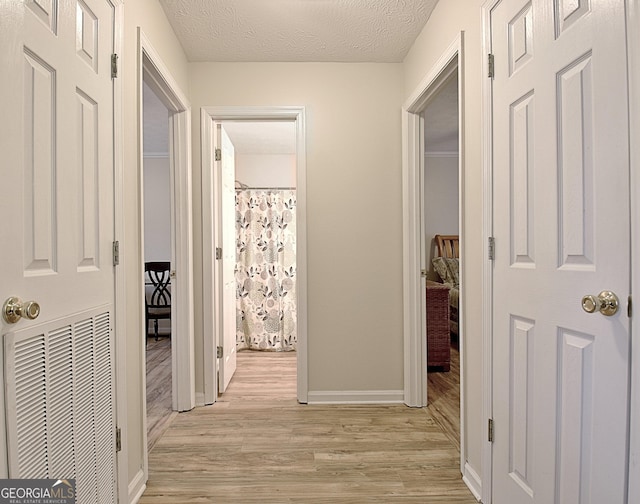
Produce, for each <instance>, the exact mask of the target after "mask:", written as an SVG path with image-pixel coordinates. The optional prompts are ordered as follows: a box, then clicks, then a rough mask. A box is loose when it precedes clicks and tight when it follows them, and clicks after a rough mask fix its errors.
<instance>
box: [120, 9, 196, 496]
mask: <svg viewBox="0 0 640 504" xmlns="http://www.w3.org/2000/svg"><path fill="white" fill-rule="evenodd" d="M138 27H141V28H142V30H143V31H144V33H145V34H146V36H147V38H148V39H149V40H150V42H151V44H152V45H153V47H154V49H155V50H156V51H157V53H158V54H159V55H160V57H161V58H162V61H163V62H164V64H165V65H166V66H167V68H168V69H169V71H170V72H171V75H172V76H173V78H174V80H175V81H176V82H177V83H178V85H179V86H180V89H181V90H182V91H183V92H184V93H185V94H186V93H187V92H188V90H189V74H188V71H187V60H186V57H185V55H184V52H183V50H182V46H181V45H180V43H179V42H178V40H177V39H176V37H175V35H174V33H173V30H172V28H171V25H170V24H169V22H168V20H167V18H166V16H165V14H164V11H163V10H162V7H161V6H160V4H159V3H158V1H157V0H136V1H126V2H124V26H123V39H124V40H123V53H122V54H121V55H120V63H121V65H120V66H121V68H120V77H119V78H121V79H122V86H123V106H122V113H123V127H124V132H123V135H122V136H123V139H124V145H123V162H124V184H123V186H124V195H123V200H124V214H125V229H124V239H123V245H124V246H123V247H122V248H121V257H120V259H121V262H120V266H119V267H121V268H125V275H124V276H125V278H127V279H128V282H127V284H126V299H125V303H124V304H125V305H126V313H125V314H124V316H125V325H126V335H125V336H124V338H122V337H120V341H123V340H124V341H126V345H127V348H126V355H127V362H126V367H127V374H126V377H124V379H125V380H126V389H127V425H126V430H124V431H123V432H124V433H125V436H126V437H125V438H124V439H123V445H124V446H126V450H127V453H128V472H129V481H128V482H122V484H128V486H129V491H130V493H131V494H132V495H130V497H132V496H133V495H135V493H136V492H137V491H138V490H139V489H140V484H141V483H143V482H144V481H143V479H141V478H142V472H141V471H142V465H143V461H144V454H145V453H146V450H147V447H146V445H144V443H143V439H144V433H143V426H144V424H143V418H142V407H143V404H144V401H145V390H144V387H143V383H144V382H143V376H144V373H145V369H144V367H143V366H142V361H143V356H142V351H143V348H144V346H143V345H142V344H141V341H142V337H141V335H140V330H141V328H142V327H143V324H144V304H143V299H142V296H141V289H140V286H141V282H142V278H143V271H142V264H141V263H140V262H139V258H140V257H141V254H142V252H141V243H140V239H139V237H140V235H141V229H140V225H139V222H140V218H141V211H142V208H141V202H140V193H141V187H140V177H139V173H140V169H141V167H140V166H139V164H140V156H141V154H142V153H141V152H140V149H141V145H140V144H141V142H140V143H139V142H138V129H139V122H138V111H139V110H140V107H141V101H140V100H141V98H142V96H139V89H140V87H141V85H142V83H141V79H139V73H138V62H139V58H138V33H137V30H138ZM139 98H140V100H139ZM120 239H121V240H122V237H120ZM119 315H120V316H122V315H123V314H119Z"/></svg>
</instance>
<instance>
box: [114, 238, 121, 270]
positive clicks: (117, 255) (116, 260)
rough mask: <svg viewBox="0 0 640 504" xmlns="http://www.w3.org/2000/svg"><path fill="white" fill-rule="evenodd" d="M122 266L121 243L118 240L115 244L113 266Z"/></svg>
mask: <svg viewBox="0 0 640 504" xmlns="http://www.w3.org/2000/svg"><path fill="white" fill-rule="evenodd" d="M118 264H120V242H119V241H118V240H116V241H114V242H113V265H114V266H117V265H118Z"/></svg>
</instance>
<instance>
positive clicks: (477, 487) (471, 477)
mask: <svg viewBox="0 0 640 504" xmlns="http://www.w3.org/2000/svg"><path fill="white" fill-rule="evenodd" d="M462 481H464V483H465V485H467V487H468V488H469V490H470V491H471V493H472V494H473V496H474V497H475V498H476V500H477V501H478V502H480V500H481V498H482V482H481V481H480V476H478V473H477V472H476V471H475V470H474V469H473V468H472V467H471V466H470V465H469V464H468V463H467V464H465V465H464V470H463V472H462Z"/></svg>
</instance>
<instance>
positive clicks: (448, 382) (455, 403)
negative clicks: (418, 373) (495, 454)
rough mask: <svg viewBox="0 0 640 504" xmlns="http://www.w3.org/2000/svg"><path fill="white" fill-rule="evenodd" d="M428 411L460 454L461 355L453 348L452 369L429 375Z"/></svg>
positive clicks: (455, 347)
mask: <svg viewBox="0 0 640 504" xmlns="http://www.w3.org/2000/svg"><path fill="white" fill-rule="evenodd" d="M427 399H428V406H427V409H428V410H429V413H430V414H431V416H432V417H433V419H434V420H435V421H436V422H438V424H439V425H440V427H441V428H442V430H443V431H444V433H445V434H446V435H447V437H448V438H449V440H450V441H451V443H453V445H454V446H455V447H456V450H458V453H459V452H460V353H459V352H458V348H457V346H452V347H451V369H450V370H449V372H448V373H443V372H439V371H434V372H431V371H430V372H429V373H428V375H427Z"/></svg>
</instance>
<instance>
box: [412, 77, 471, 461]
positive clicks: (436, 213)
mask: <svg viewBox="0 0 640 504" xmlns="http://www.w3.org/2000/svg"><path fill="white" fill-rule="evenodd" d="M420 116H421V119H422V121H423V122H424V171H423V177H422V180H423V191H424V197H423V211H422V228H423V230H424V243H425V249H424V251H423V254H424V259H425V263H426V265H427V268H426V270H427V271H426V279H427V287H426V291H427V295H426V303H427V306H426V310H427V316H426V318H427V392H428V397H427V407H428V408H429V410H430V411H431V414H432V415H433V417H434V418H435V419H436V421H437V422H438V423H439V424H440V425H441V426H442V428H443V430H444V431H445V432H446V433H447V435H448V437H449V438H450V440H451V442H452V443H453V444H454V445H455V446H457V447H458V449H459V448H460V344H459V343H460V324H459V316H458V313H459V300H460V299H461V297H462V296H461V287H462V285H461V283H460V280H459V278H460V276H459V274H458V273H459V264H460V259H461V258H460V254H459V252H460V250H462V248H461V247H460V246H459V244H460V240H459V232H460V212H459V207H460V193H461V185H460V176H459V170H458V167H459V158H460V156H459V124H458V122H459V121H458V118H459V110H458V70H457V68H456V69H454V71H453V72H452V73H451V75H450V76H449V78H448V80H447V81H446V82H445V83H443V84H442V86H440V87H439V89H438V90H437V91H436V93H435V94H434V96H433V98H432V99H431V101H430V102H429V104H428V105H427V106H426V107H425V109H424V110H423V111H422V112H421V113H420ZM444 236H448V237H451V238H450V239H451V240H452V241H451V243H453V244H454V245H456V244H457V247H455V246H454V247H452V248H447V247H440V246H439V244H438V240H439V239H440V242H441V244H442V243H443V241H442V239H441V237H444ZM454 237H455V238H454Z"/></svg>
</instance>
